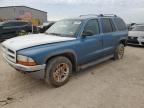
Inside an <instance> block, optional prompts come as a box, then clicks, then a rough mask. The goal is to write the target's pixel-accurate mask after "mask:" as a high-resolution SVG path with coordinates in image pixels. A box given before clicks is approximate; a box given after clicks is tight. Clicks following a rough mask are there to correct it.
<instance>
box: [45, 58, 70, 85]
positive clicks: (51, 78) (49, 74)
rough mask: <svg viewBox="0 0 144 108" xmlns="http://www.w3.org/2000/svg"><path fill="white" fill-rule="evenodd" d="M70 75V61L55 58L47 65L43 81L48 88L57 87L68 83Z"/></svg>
mask: <svg viewBox="0 0 144 108" xmlns="http://www.w3.org/2000/svg"><path fill="white" fill-rule="evenodd" d="M71 73H72V63H71V61H70V60H69V59H68V58H66V57H55V58H52V59H51V60H50V61H49V62H48V63H47V67H46V75H45V81H46V83H47V84H48V85H50V86H54V87H59V86H62V85H64V84H65V83H67V82H68V80H69V78H70V75H71Z"/></svg>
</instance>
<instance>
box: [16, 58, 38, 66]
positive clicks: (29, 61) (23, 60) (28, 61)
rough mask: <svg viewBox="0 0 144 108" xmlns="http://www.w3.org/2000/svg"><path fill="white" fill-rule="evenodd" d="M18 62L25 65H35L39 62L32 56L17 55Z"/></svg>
mask: <svg viewBox="0 0 144 108" xmlns="http://www.w3.org/2000/svg"><path fill="white" fill-rule="evenodd" d="M17 63H18V64H22V65H25V66H34V65H36V64H37V63H36V62H35V61H34V60H33V59H32V58H30V57H26V56H23V55H17Z"/></svg>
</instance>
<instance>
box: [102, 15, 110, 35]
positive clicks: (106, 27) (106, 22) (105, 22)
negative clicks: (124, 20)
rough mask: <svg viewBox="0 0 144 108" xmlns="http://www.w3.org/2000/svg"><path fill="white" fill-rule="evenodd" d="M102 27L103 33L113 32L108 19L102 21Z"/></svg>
mask: <svg viewBox="0 0 144 108" xmlns="http://www.w3.org/2000/svg"><path fill="white" fill-rule="evenodd" d="M102 27H103V33H109V32H112V31H113V30H112V25H111V22H110V19H108V18H103V19H102Z"/></svg>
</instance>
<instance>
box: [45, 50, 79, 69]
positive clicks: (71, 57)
mask: <svg viewBox="0 0 144 108" xmlns="http://www.w3.org/2000/svg"><path fill="white" fill-rule="evenodd" d="M58 56H64V57H66V58H68V59H69V60H70V61H71V63H72V67H73V70H74V71H77V56H76V54H75V53H74V52H73V51H64V52H61V53H54V54H51V55H49V56H48V57H46V59H45V63H46V64H47V63H48V62H49V61H50V60H51V59H52V58H55V57H58Z"/></svg>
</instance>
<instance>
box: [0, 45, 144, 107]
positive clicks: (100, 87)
mask: <svg viewBox="0 0 144 108" xmlns="http://www.w3.org/2000/svg"><path fill="white" fill-rule="evenodd" d="M0 108H144V48H139V47H127V48H126V52H125V56H124V59H123V60H119V61H113V60H108V61H106V62H104V63H101V64H98V65H96V66H94V67H91V68H89V69H86V70H83V71H81V72H80V73H74V74H73V75H72V78H71V80H70V81H69V82H68V83H67V84H66V85H64V86H62V87H60V88H50V87H48V86H46V85H45V84H44V82H43V81H40V80H36V79H33V78H31V77H29V76H26V75H23V74H21V73H19V72H17V71H15V70H14V69H13V68H11V67H10V66H9V65H7V64H6V63H5V62H4V60H3V59H2V56H1V55H0Z"/></svg>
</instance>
